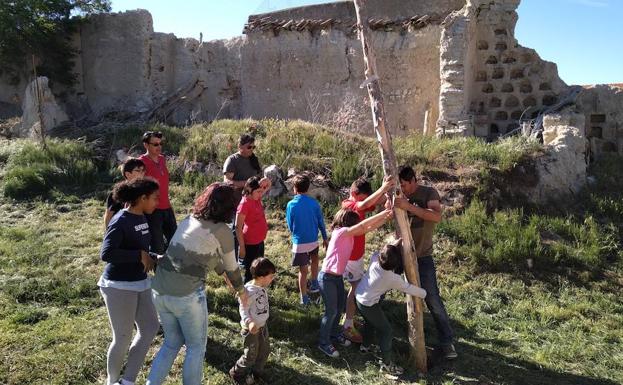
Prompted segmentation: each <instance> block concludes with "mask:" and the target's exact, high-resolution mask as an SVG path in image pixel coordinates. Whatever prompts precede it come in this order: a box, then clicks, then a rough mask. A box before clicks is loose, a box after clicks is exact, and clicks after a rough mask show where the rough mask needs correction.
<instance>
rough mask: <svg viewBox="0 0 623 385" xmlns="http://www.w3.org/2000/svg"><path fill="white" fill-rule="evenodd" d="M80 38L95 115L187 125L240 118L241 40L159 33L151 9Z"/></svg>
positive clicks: (120, 16)
mask: <svg viewBox="0 0 623 385" xmlns="http://www.w3.org/2000/svg"><path fill="white" fill-rule="evenodd" d="M79 38H80V42H81V55H80V62H79V64H80V68H78V69H77V72H78V73H79V74H80V75H81V76H80V80H81V86H82V88H83V93H84V95H85V97H86V100H87V101H88V105H89V107H90V109H91V114H92V115H93V116H95V117H101V116H102V115H105V114H107V113H111V112H119V111H122V112H129V113H140V114H149V113H156V112H158V113H161V114H163V115H164V116H159V117H161V118H163V119H164V120H166V121H168V122H170V123H176V124H185V123H190V122H192V121H194V120H196V121H202V120H211V119H214V118H215V117H216V116H217V114H219V116H220V117H223V118H224V117H237V116H238V115H239V105H238V100H235V99H239V97H238V96H239V89H238V88H239V85H238V83H239V78H240V75H239V70H240V50H239V46H240V45H241V41H240V39H232V40H231V41H211V42H201V43H200V42H199V41H197V40H195V39H180V38H177V37H176V36H175V35H173V34H165V33H154V31H153V22H152V18H151V15H150V14H149V12H147V11H144V10H137V11H131V12H125V13H117V14H106V15H98V16H95V17H93V18H92V19H91V20H90V22H89V23H87V24H86V25H84V26H83V27H82V30H81V34H80V37H79ZM172 99H175V100H172Z"/></svg>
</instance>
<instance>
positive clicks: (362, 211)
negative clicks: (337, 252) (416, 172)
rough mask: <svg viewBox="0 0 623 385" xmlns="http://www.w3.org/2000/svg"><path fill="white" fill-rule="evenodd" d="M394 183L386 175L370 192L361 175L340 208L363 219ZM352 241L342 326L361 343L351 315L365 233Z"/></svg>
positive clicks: (360, 268) (355, 340)
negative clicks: (378, 185)
mask: <svg viewBox="0 0 623 385" xmlns="http://www.w3.org/2000/svg"><path fill="white" fill-rule="evenodd" d="M395 185H396V182H395V180H394V178H392V177H387V178H385V180H384V181H383V185H381V187H380V188H379V189H378V190H376V191H374V192H372V186H371V185H370V182H368V180H367V179H366V178H363V177H361V178H359V179H357V180H356V181H354V182H353V184H352V185H351V186H350V196H349V197H348V198H347V199H344V200H343V201H342V208H343V209H350V210H353V211H354V212H356V213H357V215H359V220H360V221H363V220H364V219H365V218H366V213H368V212H371V211H374V210H375V209H376V207H377V206H379V205H382V204H383V203H385V193H386V192H388V191H389V190H391V189H392V188H393V187H394V186H395ZM354 242H355V243H354V245H353V251H352V253H351V255H350V258H349V261H348V264H347V265H346V271H345V272H344V278H346V280H347V281H348V282H349V283H350V290H349V291H348V297H347V298H346V314H345V316H344V324H343V328H344V336H345V337H346V338H348V339H349V340H351V341H352V342H355V343H361V334H360V333H359V331H358V330H357V328H355V325H354V323H353V317H354V315H355V312H356V311H357V307H356V306H355V290H357V284H358V283H359V280H361V277H363V274H364V273H365V269H364V266H363V262H364V261H363V254H364V252H365V249H366V236H365V234H362V235H358V236H356V237H355V241H354Z"/></svg>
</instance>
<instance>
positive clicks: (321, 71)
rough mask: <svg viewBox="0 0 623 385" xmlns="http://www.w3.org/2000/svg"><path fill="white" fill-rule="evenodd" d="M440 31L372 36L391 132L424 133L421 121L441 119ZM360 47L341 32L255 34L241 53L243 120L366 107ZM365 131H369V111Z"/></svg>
mask: <svg viewBox="0 0 623 385" xmlns="http://www.w3.org/2000/svg"><path fill="white" fill-rule="evenodd" d="M439 37H440V28H439V26H436V25H429V26H427V27H425V28H422V29H419V30H417V31H413V32H409V33H401V32H373V33H372V41H371V44H372V46H373V47H374V49H375V52H376V55H377V67H378V72H379V74H380V76H381V87H382V90H383V93H384V96H385V102H386V110H387V113H388V116H389V118H390V120H389V127H390V130H391V131H392V132H393V133H396V134H404V133H406V132H409V131H414V130H417V131H422V130H423V126H424V118H425V115H426V114H427V111H428V115H429V116H428V120H429V121H430V122H432V123H433V124H434V122H436V120H437V113H438V112H437V111H438V108H437V105H438V95H439V77H438V75H437V68H439V48H438V42H439ZM363 69H364V62H363V55H362V50H361V42H360V41H359V40H358V39H357V38H356V36H355V35H353V34H347V33H345V32H343V31H341V30H339V29H333V28H331V29H327V30H322V31H319V32H317V33H313V32H310V31H306V32H304V33H300V32H298V31H281V32H279V33H278V35H276V36H275V35H274V33H273V32H272V31H266V32H256V33H251V34H249V35H248V37H247V42H246V44H245V45H244V47H243V51H242V106H243V115H244V116H252V117H255V118H263V117H281V118H300V119H306V120H310V121H322V120H323V119H324V118H325V117H326V116H327V115H328V116H331V115H332V114H334V113H336V112H338V110H340V109H341V108H345V104H346V102H349V101H350V100H352V99H353V98H355V99H357V103H358V104H360V105H362V106H363V105H364V103H366V102H367V99H368V96H367V91H366V90H365V88H364V89H361V88H360V85H361V83H362V82H363V81H364V73H363ZM362 113H363V114H366V117H368V119H367V121H368V122H369V123H368V125H366V126H361V127H358V128H359V131H360V132H362V133H367V134H371V133H372V130H371V122H370V119H369V113H370V111H369V108H363V111H362Z"/></svg>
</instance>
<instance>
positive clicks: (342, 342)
mask: <svg viewBox="0 0 623 385" xmlns="http://www.w3.org/2000/svg"><path fill="white" fill-rule="evenodd" d="M331 339H332V340H333V341H335V342H337V343H338V344H340V345H342V346H346V347H348V346H350V345H351V342H350V340H349V339H348V338H346V336H345V335H344V334H343V333H340V334H338V336H337V337H333V338H331Z"/></svg>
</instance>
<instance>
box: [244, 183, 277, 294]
mask: <svg viewBox="0 0 623 385" xmlns="http://www.w3.org/2000/svg"><path fill="white" fill-rule="evenodd" d="M269 189H270V179H268V178H262V179H260V178H259V177H257V176H254V177H251V178H249V179H248V180H247V182H246V184H245V185H244V189H243V191H242V195H243V196H242V200H241V201H240V204H239V205H238V210H237V211H236V237H237V238H238V243H239V249H238V263H239V264H240V265H242V266H244V282H245V283H246V282H248V281H250V280H251V279H252V277H251V270H250V269H251V263H252V262H253V261H254V260H255V259H257V258H259V257H263V256H264V240H265V239H266V234H267V233H268V223H267V222H266V215H265V214H264V206H262V196H263V195H264V193H266V191H268V190H269Z"/></svg>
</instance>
